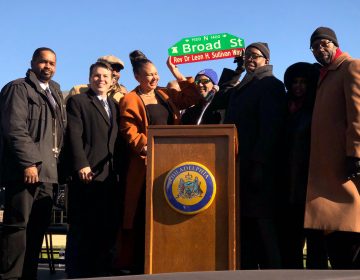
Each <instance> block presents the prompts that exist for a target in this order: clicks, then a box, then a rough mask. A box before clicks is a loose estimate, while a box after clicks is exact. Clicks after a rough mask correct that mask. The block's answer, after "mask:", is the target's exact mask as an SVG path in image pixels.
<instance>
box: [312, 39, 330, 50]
mask: <svg viewBox="0 0 360 280" xmlns="http://www.w3.org/2000/svg"><path fill="white" fill-rule="evenodd" d="M330 43H332V41H329V40H327V41H319V42H315V43H314V44H312V45H311V47H310V50H311V51H312V52H314V51H318V50H319V49H320V48H323V49H325V48H327V47H328V45H329V44H330Z"/></svg>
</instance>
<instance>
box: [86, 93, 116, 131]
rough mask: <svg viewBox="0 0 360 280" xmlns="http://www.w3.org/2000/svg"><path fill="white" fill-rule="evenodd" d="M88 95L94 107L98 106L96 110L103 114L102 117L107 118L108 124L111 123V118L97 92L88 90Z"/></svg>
mask: <svg viewBox="0 0 360 280" xmlns="http://www.w3.org/2000/svg"><path fill="white" fill-rule="evenodd" d="M87 94H88V96H89V98H90V100H91V101H90V102H91V103H92V104H93V105H94V107H95V108H96V110H97V111H98V112H99V113H100V115H101V116H102V118H103V119H104V120H105V122H106V123H107V125H109V126H110V125H111V124H110V119H109V117H108V115H107V113H106V111H105V108H104V106H103V105H101V103H100V100H99V99H98V98H97V96H96V94H95V93H94V92H92V91H88V93H87Z"/></svg>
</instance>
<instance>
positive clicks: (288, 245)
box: [281, 62, 327, 269]
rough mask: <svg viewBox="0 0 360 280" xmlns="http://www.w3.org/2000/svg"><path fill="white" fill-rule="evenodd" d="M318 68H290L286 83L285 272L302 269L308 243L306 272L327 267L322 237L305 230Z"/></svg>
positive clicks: (298, 64) (283, 236) (282, 225)
mask: <svg viewBox="0 0 360 280" xmlns="http://www.w3.org/2000/svg"><path fill="white" fill-rule="evenodd" d="M318 76H319V71H318V67H317V65H314V64H310V63H306V62H298V63H295V64H293V65H291V66H289V67H288V68H287V70H286V71H285V75H284V83H285V87H286V89H287V97H288V112H289V115H288V122H287V141H286V152H287V160H286V164H285V165H284V166H285V167H284V168H285V174H286V181H285V190H284V205H285V208H284V209H285V211H283V215H282V218H283V220H281V228H282V238H281V244H282V252H283V262H284V263H283V264H284V268H288V269H301V268H303V247H304V242H305V236H306V239H307V265H306V266H307V268H317V269H321V268H322V269H324V268H326V267H327V260H326V258H327V257H326V253H325V245H324V240H323V238H322V233H321V232H318V231H313V230H307V231H305V230H304V226H303V225H304V211H305V201H306V186H307V179H308V169H309V156H310V132H311V119H312V111H313V107H314V102H315V93H316V85H317V80H318Z"/></svg>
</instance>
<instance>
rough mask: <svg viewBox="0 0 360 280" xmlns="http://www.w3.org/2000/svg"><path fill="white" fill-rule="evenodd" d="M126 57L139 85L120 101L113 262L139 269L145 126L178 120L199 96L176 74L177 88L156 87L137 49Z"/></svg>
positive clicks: (141, 264) (154, 74)
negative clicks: (119, 215)
mask: <svg viewBox="0 0 360 280" xmlns="http://www.w3.org/2000/svg"><path fill="white" fill-rule="evenodd" d="M130 60H131V63H132V65H133V71H134V76H135V79H136V80H137V81H138V82H139V86H137V87H136V88H135V89H134V90H132V91H131V92H129V93H128V94H127V95H125V96H124V98H122V99H121V101H120V133H121V134H122V136H123V137H124V138H125V142H127V144H128V147H129V154H130V155H129V165H128V170H127V175H126V184H125V194H124V215H123V221H122V228H121V230H120V235H119V242H118V244H119V246H118V252H117V256H116V263H115V266H116V268H117V269H127V270H130V271H131V272H132V273H143V269H144V235H145V229H144V228H145V178H146V154H147V128H148V126H149V125H173V124H179V123H180V113H179V110H181V109H185V108H188V107H189V106H191V105H194V104H197V103H198V102H200V101H201V100H202V97H201V95H199V94H198V93H197V91H196V88H195V85H194V80H193V79H192V78H189V79H186V80H182V79H180V78H179V81H178V83H179V85H180V89H181V91H180V92H179V91H177V90H175V89H167V88H161V87H158V82H159V74H158V72H157V69H156V67H155V65H154V64H153V63H152V62H151V61H150V60H149V59H147V58H146V57H145V55H144V54H143V53H141V52H140V51H133V52H132V53H131V54H130ZM168 67H169V68H170V70H171V72H173V71H176V69H175V68H176V66H175V65H173V64H171V63H170V61H169V60H168Z"/></svg>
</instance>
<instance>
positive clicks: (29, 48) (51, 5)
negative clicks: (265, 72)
mask: <svg viewBox="0 0 360 280" xmlns="http://www.w3.org/2000/svg"><path fill="white" fill-rule="evenodd" d="M318 26H328V27H331V28H333V29H334V30H335V32H336V34H337V37H338V41H339V44H340V48H341V49H342V50H343V51H346V52H349V53H350V55H351V56H353V57H357V58H359V57H360V33H359V27H360V4H358V2H357V1H354V0H342V1H335V0H329V1H322V0H318V1H313V0H312V1H310V0H302V1H289V0H286V1H285V0H274V1H269V0H268V1H263V0H258V1H240V0H221V1H216V0H208V1H191V0H183V1H166V0H163V1H161V0H131V1H130V0H107V1H106V0H103V1H99V0H97V1H95V0H71V1H70V0H61V1H59V0H58V1H53V0H32V1H27V0H23V1H20V0H11V1H6V0H1V2H0V34H1V40H0V65H1V72H0V87H3V86H4V85H5V84H6V83H7V82H8V81H10V80H13V79H16V78H20V77H23V76H24V75H25V72H26V70H27V68H29V65H30V60H31V56H32V53H33V51H34V50H35V49H36V48H38V47H42V46H46V47H50V48H52V49H54V50H55V52H56V53H57V72H56V75H55V77H54V80H56V81H57V82H59V83H60V84H61V87H62V89H63V90H69V89H70V88H71V87H72V86H73V85H76V84H81V83H87V81H88V69H89V66H90V65H91V63H93V62H95V61H96V59H97V58H98V57H99V56H102V55H106V54H114V55H116V56H118V57H119V58H120V59H122V60H123V61H124V62H125V69H124V70H123V71H122V72H121V74H122V76H121V82H122V83H123V84H124V85H125V86H126V87H127V88H128V89H129V90H131V89H133V88H134V87H135V86H136V81H135V79H134V77H133V73H132V68H131V65H130V61H129V58H128V54H129V53H130V52H131V51H133V50H135V49H140V50H141V51H143V52H144V53H145V54H146V55H147V56H148V58H149V59H151V60H152V61H153V62H154V64H155V65H156V67H157V68H158V72H159V74H160V78H161V80H160V85H164V86H165V85H166V84H167V82H168V81H169V80H172V79H173V78H172V76H171V74H170V72H169V70H168V69H167V67H166V59H167V49H168V48H169V47H170V46H172V45H173V44H175V43H176V42H177V41H179V40H180V39H182V38H185V37H192V36H198V35H206V34H216V33H225V32H226V33H230V34H233V35H235V36H238V37H241V38H244V39H245V44H246V45H248V44H250V43H252V42H255V41H263V42H268V44H269V47H270V50H271V64H273V65H274V73H275V75H276V76H277V77H278V78H279V79H281V80H282V79H283V74H284V71H285V70H286V68H287V67H288V66H289V65H291V64H292V63H295V62H298V61H307V62H314V58H313V56H312V54H311V52H310V50H309V38H310V35H311V33H312V32H313V31H314V30H315V28H316V27H318ZM232 61H233V60H232V59H223V60H214V61H207V62H199V63H192V64H182V65H180V66H179V68H180V70H181V72H182V73H183V74H184V75H186V76H190V75H195V74H196V73H197V72H198V71H199V70H201V69H203V68H213V69H214V70H215V71H217V73H218V74H219V75H220V73H221V70H222V69H223V68H224V67H228V68H234V66H235V65H234V64H233V63H232Z"/></svg>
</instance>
